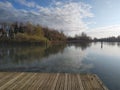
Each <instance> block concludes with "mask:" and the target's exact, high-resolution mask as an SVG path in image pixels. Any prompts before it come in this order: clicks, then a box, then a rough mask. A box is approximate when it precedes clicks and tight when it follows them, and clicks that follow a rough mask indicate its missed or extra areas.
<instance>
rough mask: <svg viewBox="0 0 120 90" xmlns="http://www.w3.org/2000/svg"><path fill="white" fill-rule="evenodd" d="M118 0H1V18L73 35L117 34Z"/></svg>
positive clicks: (119, 7) (99, 36)
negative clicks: (38, 25)
mask: <svg viewBox="0 0 120 90" xmlns="http://www.w3.org/2000/svg"><path fill="white" fill-rule="evenodd" d="M119 9H120V0H0V22H16V21H18V22H28V21H29V22H31V23H34V24H40V25H42V26H46V27H49V28H53V29H56V30H58V31H63V32H64V33H65V34H66V35H70V36H74V35H76V34H80V33H81V32H85V33H87V34H88V35H89V36H91V37H93V38H94V37H97V38H101V37H109V36H118V35H120V11H119Z"/></svg>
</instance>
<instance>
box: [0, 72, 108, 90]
mask: <svg viewBox="0 0 120 90" xmlns="http://www.w3.org/2000/svg"><path fill="white" fill-rule="evenodd" d="M0 90H108V88H107V87H106V86H105V85H104V84H103V83H102V81H101V80H100V79H99V77H98V76H97V75H95V74H84V75H81V74H69V73H30V72H0Z"/></svg>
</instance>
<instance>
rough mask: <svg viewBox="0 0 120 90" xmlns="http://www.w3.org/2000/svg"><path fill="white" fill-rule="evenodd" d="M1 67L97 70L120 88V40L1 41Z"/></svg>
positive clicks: (114, 87)
mask: <svg viewBox="0 0 120 90" xmlns="http://www.w3.org/2000/svg"><path fill="white" fill-rule="evenodd" d="M0 71H19V72H21V71H26V72H61V73H94V74H97V75H98V76H99V77H100V78H101V79H102V81H103V82H104V84H105V85H106V86H107V87H108V88H109V89H110V90H120V43H83V44H66V45H54V46H7V45H0Z"/></svg>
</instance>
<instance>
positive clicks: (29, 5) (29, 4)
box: [16, 0, 36, 7]
mask: <svg viewBox="0 0 120 90" xmlns="http://www.w3.org/2000/svg"><path fill="white" fill-rule="evenodd" d="M16 2H19V3H20V4H22V5H25V6H27V7H35V6H36V3H35V2H32V1H29V2H28V1H27V0H16Z"/></svg>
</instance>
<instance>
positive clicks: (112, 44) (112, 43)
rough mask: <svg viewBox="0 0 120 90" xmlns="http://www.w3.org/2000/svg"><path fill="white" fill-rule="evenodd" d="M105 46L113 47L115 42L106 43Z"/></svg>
mask: <svg viewBox="0 0 120 90" xmlns="http://www.w3.org/2000/svg"><path fill="white" fill-rule="evenodd" d="M107 44H108V45H110V46H115V45H116V42H107Z"/></svg>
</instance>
